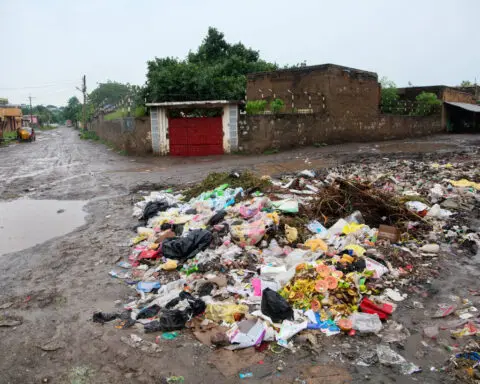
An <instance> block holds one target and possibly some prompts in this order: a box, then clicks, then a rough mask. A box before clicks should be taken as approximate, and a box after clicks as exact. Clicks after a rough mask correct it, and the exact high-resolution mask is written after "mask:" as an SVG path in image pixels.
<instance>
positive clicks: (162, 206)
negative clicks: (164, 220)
mask: <svg viewBox="0 0 480 384" xmlns="http://www.w3.org/2000/svg"><path fill="white" fill-rule="evenodd" d="M169 207H170V206H169V205H168V203H167V202H166V201H163V200H162V201H149V202H148V203H147V205H146V206H145V208H144V209H143V214H142V217H140V220H145V221H147V220H148V219H150V218H151V217H153V216H155V215H156V214H157V213H158V212H162V211H166V210H167V209H168V208H169Z"/></svg>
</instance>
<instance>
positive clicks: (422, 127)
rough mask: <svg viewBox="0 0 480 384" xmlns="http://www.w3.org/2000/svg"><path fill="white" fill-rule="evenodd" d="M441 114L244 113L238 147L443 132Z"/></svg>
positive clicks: (261, 147)
mask: <svg viewBox="0 0 480 384" xmlns="http://www.w3.org/2000/svg"><path fill="white" fill-rule="evenodd" d="M443 131H444V129H443V128H442V124H441V119H440V117H439V116H437V115H435V116H426V117H420V116H398V115H377V116H376V117H373V118H371V119H357V118H354V117H352V116H350V115H345V116H344V117H342V118H339V119H334V118H332V117H330V116H327V115H325V114H310V115H295V114H281V115H274V116H273V115H270V116H269V115H257V116H251V115H242V116H241V117H240V120H239V126H238V140H239V150H240V151H244V152H250V153H259V152H263V151H265V150H266V149H271V148H278V149H288V148H293V147H298V146H304V145H313V144H315V143H327V144H335V143H342V142H361V141H381V140H390V139H401V138H407V137H417V136H425V135H430V134H433V133H439V132H443Z"/></svg>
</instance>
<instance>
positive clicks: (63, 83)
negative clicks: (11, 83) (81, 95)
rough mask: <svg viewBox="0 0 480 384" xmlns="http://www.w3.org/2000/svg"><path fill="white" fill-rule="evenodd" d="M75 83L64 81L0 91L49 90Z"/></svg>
mask: <svg viewBox="0 0 480 384" xmlns="http://www.w3.org/2000/svg"><path fill="white" fill-rule="evenodd" d="M74 83H76V81H64V82H60V83H50V84H44V85H32V86H24V87H0V89H2V90H16V89H38V88H50V87H57V86H64V85H67V84H74Z"/></svg>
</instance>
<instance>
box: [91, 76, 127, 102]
mask: <svg viewBox="0 0 480 384" xmlns="http://www.w3.org/2000/svg"><path fill="white" fill-rule="evenodd" d="M130 88H131V87H130V86H129V85H128V84H122V83H118V82H116V81H107V82H106V83H100V84H99V85H98V87H97V88H95V89H94V90H93V91H92V92H91V93H90V94H89V95H88V100H89V103H91V104H92V105H93V107H94V108H95V109H98V108H100V107H103V106H105V105H117V104H118V103H120V101H122V100H124V99H125V98H126V97H127V96H129V95H130V93H131V89H130Z"/></svg>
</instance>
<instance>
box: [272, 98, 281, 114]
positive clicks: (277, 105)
mask: <svg viewBox="0 0 480 384" xmlns="http://www.w3.org/2000/svg"><path fill="white" fill-rule="evenodd" d="M283 107H285V103H284V102H283V100H282V99H275V100H272V102H271V103H270V110H271V111H272V112H273V113H279V112H280V111H281V110H282V109H283Z"/></svg>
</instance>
